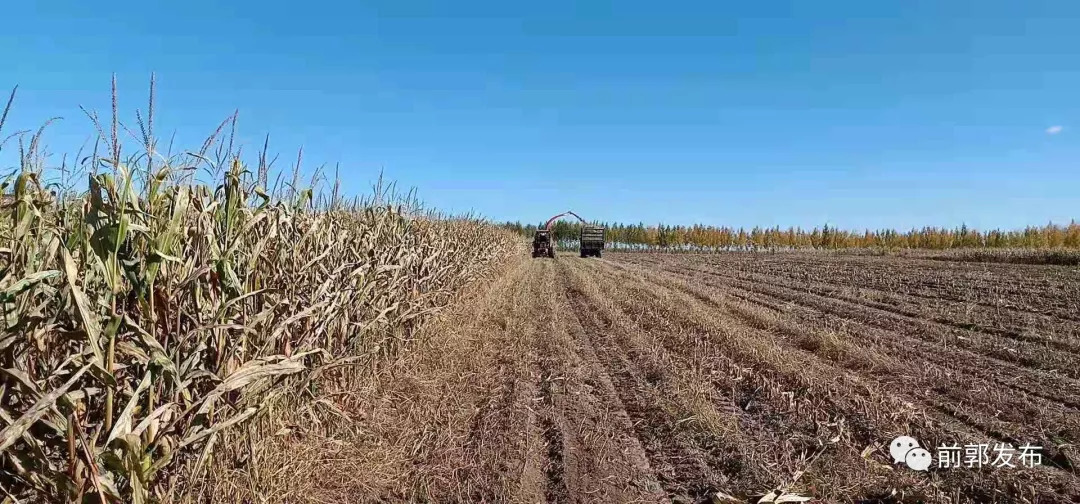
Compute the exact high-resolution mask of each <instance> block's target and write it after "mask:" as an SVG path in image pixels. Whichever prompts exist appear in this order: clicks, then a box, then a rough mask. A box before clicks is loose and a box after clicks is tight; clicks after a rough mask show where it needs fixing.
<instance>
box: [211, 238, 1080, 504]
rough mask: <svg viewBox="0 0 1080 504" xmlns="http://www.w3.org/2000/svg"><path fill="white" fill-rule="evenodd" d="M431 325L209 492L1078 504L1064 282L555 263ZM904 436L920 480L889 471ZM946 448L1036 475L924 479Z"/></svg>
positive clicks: (1077, 304)
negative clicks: (893, 449) (784, 496)
mask: <svg viewBox="0 0 1080 504" xmlns="http://www.w3.org/2000/svg"><path fill="white" fill-rule="evenodd" d="M424 331H425V333H426V336H424V337H422V338H420V339H419V340H418V341H420V342H421V343H416V344H415V347H414V348H412V349H411V350H410V351H408V352H406V353H405V355H404V357H402V358H401V360H399V361H396V362H392V363H388V364H387V365H386V366H384V367H383V368H382V369H383V371H380V372H379V373H376V374H374V375H371V376H350V375H348V373H341V374H339V375H336V376H333V377H327V378H326V380H325V383H323V384H322V385H321V386H322V387H323V388H322V389H321V390H320V391H319V394H320V395H319V397H321V399H320V400H319V402H317V403H316V406H314V407H311V408H308V409H306V410H304V411H297V412H290V413H289V414H286V415H284V417H283V418H284V420H280V422H281V424H282V425H281V430H280V431H279V432H278V435H275V436H273V437H269V438H267V439H265V440H264V441H262V442H261V443H260V444H258V446H254V447H251V448H250V449H249V450H247V451H246V453H247V455H245V456H244V457H243V461H242V462H239V463H236V464H232V465H228V464H226V465H225V468H224V469H220V470H218V471H216V472H215V473H213V474H211V478H210V479H209V482H208V483H207V486H206V488H207V489H208V490H206V493H205V494H204V495H206V496H211V497H206V499H207V500H219V501H223V502H225V501H227V502H238V501H250V502H258V501H262V500H263V499H265V500H267V501H273V502H386V501H391V502H403V501H405V502H413V501H419V502H523V503H524V502H529V503H533V502H559V503H562V502H568V503H569V502H574V503H578V502H580V503H592V502H605V503H606V502H663V503H667V502H674V503H679V502H682V503H689V502H730V501H729V500H722V499H721V498H720V497H716V496H717V493H718V492H722V494H724V495H727V496H731V497H733V498H735V499H737V501H742V502H757V500H758V499H760V496H762V495H764V494H767V493H769V492H771V491H774V490H782V491H784V492H787V493H791V494H795V495H801V496H806V497H812V498H813V499H814V501H815V502H1033V503H1050V502H1078V501H1080V475H1078V471H1080V468H1078V466H1080V453H1078V449H1077V443H1078V442H1080V271H1078V270H1077V268H1075V267H1070V266H1054V265H1025V264H1000V263H968V262H953V261H935V260H930V259H918V258H898V257H874V256H835V255H822V254H814V255H810V254H806V255H803V254H795V253H777V254H735V253H733V254H715V255H681V254H671V255H668V254H606V255H605V257H604V259H602V260H597V259H580V258H578V257H576V256H571V255H565V254H563V255H560V256H559V257H558V258H557V259H555V260H551V259H523V260H522V261H520V262H519V263H518V264H517V265H516V266H514V267H512V268H510V270H509V271H508V272H507V273H506V274H505V275H503V276H501V277H500V278H498V279H496V280H495V281H493V282H491V283H490V284H488V285H486V286H484V287H483V288H482V289H478V290H477V292H475V293H473V294H472V295H470V296H469V297H467V298H466V299H465V300H463V301H462V302H460V303H458V304H456V305H455V306H454V308H453V310H451V311H450V312H448V313H447V314H446V315H445V316H443V317H442V318H441V319H440V321H439V322H438V323H437V324H434V325H432V326H430V327H427V328H425V329H424ZM899 435H910V436H913V437H915V438H916V439H917V440H919V441H920V442H921V443H922V445H923V446H924V447H930V451H931V453H932V454H933V455H934V456H935V464H934V465H933V466H932V467H931V469H930V470H929V471H927V472H917V471H912V470H910V469H908V468H907V467H905V466H904V465H903V464H900V465H894V464H893V461H892V458H891V457H890V455H889V450H888V446H887V444H888V442H889V441H891V440H892V439H893V438H895V437H897V436H899ZM954 443H958V444H960V445H964V444H969V443H986V444H989V445H990V446H994V445H995V444H997V443H1011V444H1013V445H1015V446H1020V445H1022V444H1033V445H1039V446H1042V447H1043V450H1042V453H1043V459H1042V465H1040V466H1038V467H1034V468H1024V467H1018V468H989V467H984V468H982V469H977V468H952V469H943V468H942V469H939V468H937V465H936V462H937V461H936V457H937V452H936V447H937V446H939V445H951V444H954ZM1014 462H1015V460H1014ZM218 466H219V468H220V467H223V466H222V464H220V463H219V464H218ZM260 495H261V496H262V498H260V497H257V496H260ZM714 499H715V500H714ZM723 499H726V497H724V498H723Z"/></svg>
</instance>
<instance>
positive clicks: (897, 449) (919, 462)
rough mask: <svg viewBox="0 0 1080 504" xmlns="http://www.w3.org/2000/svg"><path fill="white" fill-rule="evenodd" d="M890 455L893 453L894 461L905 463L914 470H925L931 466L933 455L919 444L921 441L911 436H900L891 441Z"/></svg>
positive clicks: (895, 462)
mask: <svg viewBox="0 0 1080 504" xmlns="http://www.w3.org/2000/svg"><path fill="white" fill-rule="evenodd" d="M889 455H892V458H893V463H894V464H899V463H904V464H906V465H907V466H908V469H911V470H913V471H925V470H927V469H929V468H930V463H931V462H932V457H931V456H930V452H929V451H926V450H925V449H923V448H922V447H921V446H919V442H918V441H916V440H915V438H913V437H911V436H900V437H898V438H896V439H894V440H892V442H891V443H889Z"/></svg>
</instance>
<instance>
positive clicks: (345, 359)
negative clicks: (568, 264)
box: [0, 82, 520, 503]
mask: <svg viewBox="0 0 1080 504" xmlns="http://www.w3.org/2000/svg"><path fill="white" fill-rule="evenodd" d="M151 96H152V91H151ZM113 98H114V100H113V101H114V105H113V109H114V110H113V121H112V125H111V128H110V132H109V134H106V133H105V132H104V130H105V129H104V128H102V127H101V126H100V124H99V123H98V121H97V117H96V116H95V115H93V114H88V115H90V117H91V119H92V120H93V121H94V123H95V125H97V126H98V133H99V136H100V138H99V140H98V146H99V145H101V144H105V145H107V146H108V147H107V148H106V150H108V151H109V152H108V153H105V154H101V155H99V153H98V150H99V149H98V146H95V149H94V153H93V154H92V155H89V156H85V157H84V156H82V154H81V153H80V155H79V156H77V157H78V158H83V159H82V161H81V165H80V168H81V169H84V170H86V171H87V173H86V180H88V184H87V186H86V188H85V190H83V191H80V192H76V191H73V190H71V189H69V188H65V182H67V181H69V180H72V178H73V177H74V176H75V175H74V174H73V173H72V172H71V171H69V170H68V167H67V166H66V162H65V166H64V167H63V168H61V169H60V172H61V176H62V177H63V178H62V181H61V183H59V184H57V183H51V184H50V183H47V181H46V180H45V178H46V170H45V168H44V166H45V156H44V155H43V154H42V153H41V148H40V147H39V142H40V137H41V131H38V132H37V134H35V135H34V136H33V137H32V139H31V141H30V142H29V144H28V145H24V142H23V141H22V137H21V136H20V137H19V147H20V153H19V154H20V156H19V158H20V160H21V163H20V164H21V166H20V168H19V169H18V170H17V171H16V172H15V173H13V174H12V175H11V176H9V177H7V178H6V179H5V180H4V181H3V190H2V193H3V194H5V196H4V201H3V207H2V212H3V214H4V217H5V218H4V219H3V222H2V223H0V240H2V244H0V247H2V248H0V303H2V307H3V320H4V331H3V333H2V336H0V376H2V378H3V379H2V380H0V424H2V425H3V429H2V430H0V448H2V452H0V487H2V488H0V491H2V492H3V493H4V497H5V500H4V502H15V501H19V500H27V499H29V500H33V501H38V500H47V501H56V502H68V501H75V500H83V501H89V502H97V501H104V502H137V503H138V502H150V501H157V500H159V499H169V498H170V495H171V494H173V493H175V492H176V488H177V486H178V484H179V482H180V480H182V479H184V478H187V477H189V476H193V475H198V474H199V473H200V470H202V469H204V468H205V467H206V465H207V462H208V460H209V459H210V457H212V455H213V449H214V447H215V444H218V443H220V442H221V440H222V439H224V438H226V437H228V442H230V443H243V442H245V441H244V439H243V429H242V428H236V427H238V426H242V425H244V424H245V423H246V422H250V421H251V420H252V419H253V418H256V417H258V416H259V415H261V414H263V413H264V412H265V411H266V410H267V406H268V405H270V404H273V403H274V402H275V401H276V400H279V399H281V398H286V399H289V400H294V401H295V400H297V399H298V398H301V394H305V393H306V392H311V391H312V389H313V388H315V387H317V381H313V380H311V379H310V378H311V376H313V375H314V374H316V373H318V372H319V371H320V370H321V369H326V368H328V367H340V366H342V365H343V364H348V365H349V366H350V367H351V368H357V367H358V368H360V369H368V370H370V369H372V368H374V367H377V366H379V365H380V363H381V362H385V361H387V360H389V359H392V358H393V357H394V356H395V355H396V354H397V353H399V352H400V351H401V350H402V348H403V346H405V345H407V344H408V342H409V340H410V339H411V338H412V337H413V335H414V331H415V330H416V329H417V328H418V327H419V326H420V325H421V324H422V323H423V322H424V321H425V320H427V319H429V318H430V316H431V315H432V314H433V313H435V312H436V311H437V310H438V309H439V308H440V307H442V306H445V305H446V304H447V303H448V302H449V301H450V300H451V299H453V298H454V296H455V295H456V293H457V292H458V291H459V290H460V289H461V287H462V286H464V285H465V284H467V283H468V282H470V281H471V280H473V279H476V278H479V277H482V276H484V275H486V274H488V273H489V272H490V271H491V270H492V268H494V267H495V266H496V265H497V264H498V263H499V262H500V261H501V258H503V257H506V256H508V255H510V254H508V252H509V251H510V249H512V248H515V247H520V243H518V240H516V239H515V238H514V237H512V236H511V235H510V234H509V233H507V232H505V231H501V230H497V229H494V228H493V227H491V226H490V225H488V224H487V223H485V222H483V221H481V220H479V219H472V218H446V217H441V216H439V215H436V214H434V213H431V212H422V211H420V210H419V205H418V204H416V203H415V201H414V200H412V199H411V198H400V197H396V196H393V195H388V191H386V190H384V189H383V188H381V187H378V188H376V190H375V196H374V197H372V198H369V199H353V200H352V201H351V202H349V203H345V202H343V199H342V198H341V197H340V196H339V194H338V190H337V186H336V185H335V187H334V190H333V194H332V195H327V196H326V197H322V196H319V194H318V193H317V192H315V191H314V190H313V189H305V190H300V189H299V188H298V187H297V182H296V180H297V177H296V172H295V171H294V176H293V180H294V182H293V184H291V185H288V186H287V187H283V188H276V189H275V190H274V191H267V190H266V189H264V187H265V185H266V181H267V178H268V177H267V171H268V167H269V165H268V164H267V163H266V156H265V152H264V154H263V155H262V156H260V163H259V169H258V172H257V173H256V174H252V173H251V172H249V171H248V170H247V169H246V167H245V165H244V164H242V163H241V161H240V158H239V156H238V153H236V152H234V150H233V145H232V136H231V135H229V136H228V138H227V140H228V141H227V144H226V141H225V140H226V138H224V137H223V135H221V132H222V131H223V129H224V126H226V125H227V123H228V121H227V122H226V123H223V124H222V127H221V128H219V129H218V131H217V132H215V134H214V135H213V136H211V137H210V138H209V139H208V140H207V141H206V142H205V143H204V144H203V146H202V149H201V150H199V151H198V152H189V153H184V154H183V155H176V156H163V155H161V154H160V153H159V152H158V151H157V150H156V146H155V142H154V140H153V135H152V116H153V105H152V99H151V106H150V108H149V115H148V116H147V117H148V121H147V122H146V123H143V121H142V116H141V115H140V116H139V126H140V130H141V131H140V133H141V142H142V144H143V145H141V146H140V151H141V152H139V153H137V154H135V155H128V156H126V157H125V156H123V155H122V153H121V148H120V142H119V139H118V134H117V130H118V121H117V120H116V118H115V109H116V94H115V82H114V94H113ZM10 107H11V102H10V101H9V102H8V107H7V108H5V111H4V115H5V116H6V115H7V110H8V109H10ZM232 125H233V126H235V116H234V117H233V118H232ZM121 126H122V125H121ZM0 128H2V121H0ZM125 129H126V128H125ZM215 146H217V150H216V152H215V153H213V155H212V154H209V152H210V151H211V150H212V149H213V148H214V147H215ZM264 150H265V148H264ZM211 157H214V158H216V159H211ZM298 162H299V160H298ZM271 164H272V163H271ZM197 168H199V169H203V170H205V172H206V173H208V174H209V175H211V176H213V179H215V180H218V181H219V182H217V183H216V187H211V186H210V185H207V184H202V183H197V182H194V177H193V174H194V172H195V170H196V169H197ZM314 185H315V184H314V182H313V186H314ZM387 201H390V202H389V203H388V202H387ZM308 397H309V396H308ZM175 497H176V496H175V495H171V498H175Z"/></svg>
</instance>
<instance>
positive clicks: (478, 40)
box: [0, 0, 1080, 228]
mask: <svg viewBox="0 0 1080 504" xmlns="http://www.w3.org/2000/svg"><path fill="white" fill-rule="evenodd" d="M154 3H155V2H146V1H140V2H134V1H127V0H109V1H108V2H84V1H70V0H57V1H51V2H16V3H14V4H11V5H6V6H5V7H4V9H3V11H4V14H3V15H4V17H5V18H6V19H5V20H6V22H5V23H4V25H5V28H4V30H3V31H0V53H2V54H4V56H5V57H4V62H3V65H0V88H9V87H10V86H12V85H14V84H19V85H20V90H19V97H18V99H17V101H16V106H15V109H14V111H13V113H12V115H11V117H10V118H9V126H8V127H7V128H6V131H7V132H9V133H10V132H11V131H12V130H13V129H16V128H36V127H37V126H38V125H39V124H40V123H41V122H42V121H44V120H45V119H47V118H49V117H52V116H63V117H64V118H65V120H64V121H62V122H61V123H59V124H56V125H54V126H53V127H51V128H50V130H49V134H48V135H47V139H48V141H49V144H50V146H51V147H52V150H53V151H57V152H61V151H71V150H74V149H75V148H77V147H78V145H79V144H80V143H81V142H82V141H83V140H84V139H85V138H86V136H87V135H88V134H89V133H91V132H92V128H91V127H90V124H89V121H88V120H87V119H86V118H85V117H84V116H83V115H82V113H81V112H80V111H79V109H78V106H79V105H83V106H86V107H87V108H91V109H97V110H98V111H100V112H102V113H106V112H107V111H108V88H109V78H110V74H112V73H114V72H115V73H116V74H117V78H118V80H119V83H120V91H121V95H120V98H121V109H122V110H123V111H125V112H126V114H127V117H131V116H132V112H133V111H134V109H135V108H144V107H145V101H146V90H147V81H148V80H149V74H150V72H156V73H157V79H158V88H157V94H158V100H157V111H156V112H157V121H156V122H157V130H158V132H159V133H168V132H172V131H175V132H176V138H177V142H178V144H180V145H184V146H187V147H189V148H195V147H197V144H199V143H201V141H202V139H203V138H204V137H205V136H206V134H208V133H209V132H210V131H212V130H213V129H214V127H215V126H216V125H217V123H219V122H220V121H221V120H222V119H223V118H225V117H226V116H228V115H229V114H230V113H231V112H232V111H233V110H234V109H239V110H240V120H239V131H240V136H241V139H242V140H244V141H245V143H247V144H248V148H249V150H252V151H254V150H255V148H256V146H257V145H261V141H262V137H263V135H265V134H266V133H270V138H271V147H272V150H276V151H278V152H281V153H282V159H287V158H291V157H294V156H295V151H296V149H297V148H298V147H299V146H301V145H303V147H304V158H305V160H306V161H307V162H306V164H307V167H308V168H309V169H311V168H314V167H315V166H316V165H317V164H320V163H324V162H325V163H331V164H333V163H335V162H340V163H341V166H342V178H343V183H344V185H345V187H346V188H347V189H348V190H350V191H353V192H364V191H367V189H368V187H369V186H370V183H371V181H372V180H373V179H374V178H375V177H377V175H378V172H379V171H380V170H383V171H384V172H385V174H386V175H387V176H388V177H389V178H392V179H395V180H397V181H398V183H399V184H400V185H402V186H415V187H416V188H417V190H418V192H419V195H420V197H421V198H422V199H424V200H425V201H426V202H427V203H428V204H429V205H432V206H435V207H438V208H440V209H444V210H448V211H467V210H473V211H475V212H478V213H480V214H482V215H485V216H488V217H491V218H494V219H500V220H502V219H511V220H516V219H521V220H524V221H532V222H535V221H540V220H543V219H544V218H546V217H547V216H549V215H553V214H555V213H559V212H562V211H564V210H566V209H573V210H575V211H577V212H578V213H580V214H581V215H583V216H585V217H586V218H590V219H600V220H609V221H611V220H620V221H631V222H636V221H644V222H647V223H655V222H658V221H664V222H666V223H687V224H688V223H694V222H700V223H709V224H727V225H747V226H752V225H764V226H772V225H781V226H788V225H802V226H808V227H809V226H814V225H821V224H824V223H829V224H830V225H837V226H843V227H851V228H863V227H870V228H878V227H898V228H907V227H911V226H922V225H944V226H954V225H959V224H960V223H967V224H968V225H969V226H976V227H982V228H987V227H1019V226H1024V225H1028V224H1043V223H1046V222H1047V221H1051V220H1053V221H1057V222H1068V220H1069V219H1072V218H1080V190H1078V189H1080V170H1078V169H1077V159H1080V136H1078V135H1080V120H1078V119H1080V30H1078V29H1077V27H1078V26H1080V3H1077V2H1073V1H1067V0H1062V1H1052V2H1044V1H1038V0H1024V1H1015V0H1010V1H1002V0H984V1H979V2H974V1H971V2H969V1H945V0H937V1H911V0H889V1H874V2H866V1H842V2H808V1H792V2H772V1H768V2H717V1H693V2H682V1H674V2H643V1H637V0H621V1H617V2H616V1H604V2H599V1H584V0H582V1H565V0H550V1H545V2H504V1H486V0H485V1H480V2H476V1H457V2H436V1H414V0H393V1H378V2H340V3H339V2H324V1H320V0H309V1H306V2H282V1H274V0H265V1H259V2H254V1H247V0H236V1H231V2H209V1H205V0H189V1H185V2H168V3H165V2H162V4H163V5H162V6H155V5H153V4H154ZM1052 127H1060V131H1058V129H1057V128H1055V129H1049V130H1048V128H1052ZM1051 132H1054V133H1051ZM5 159H6V158H5Z"/></svg>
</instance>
